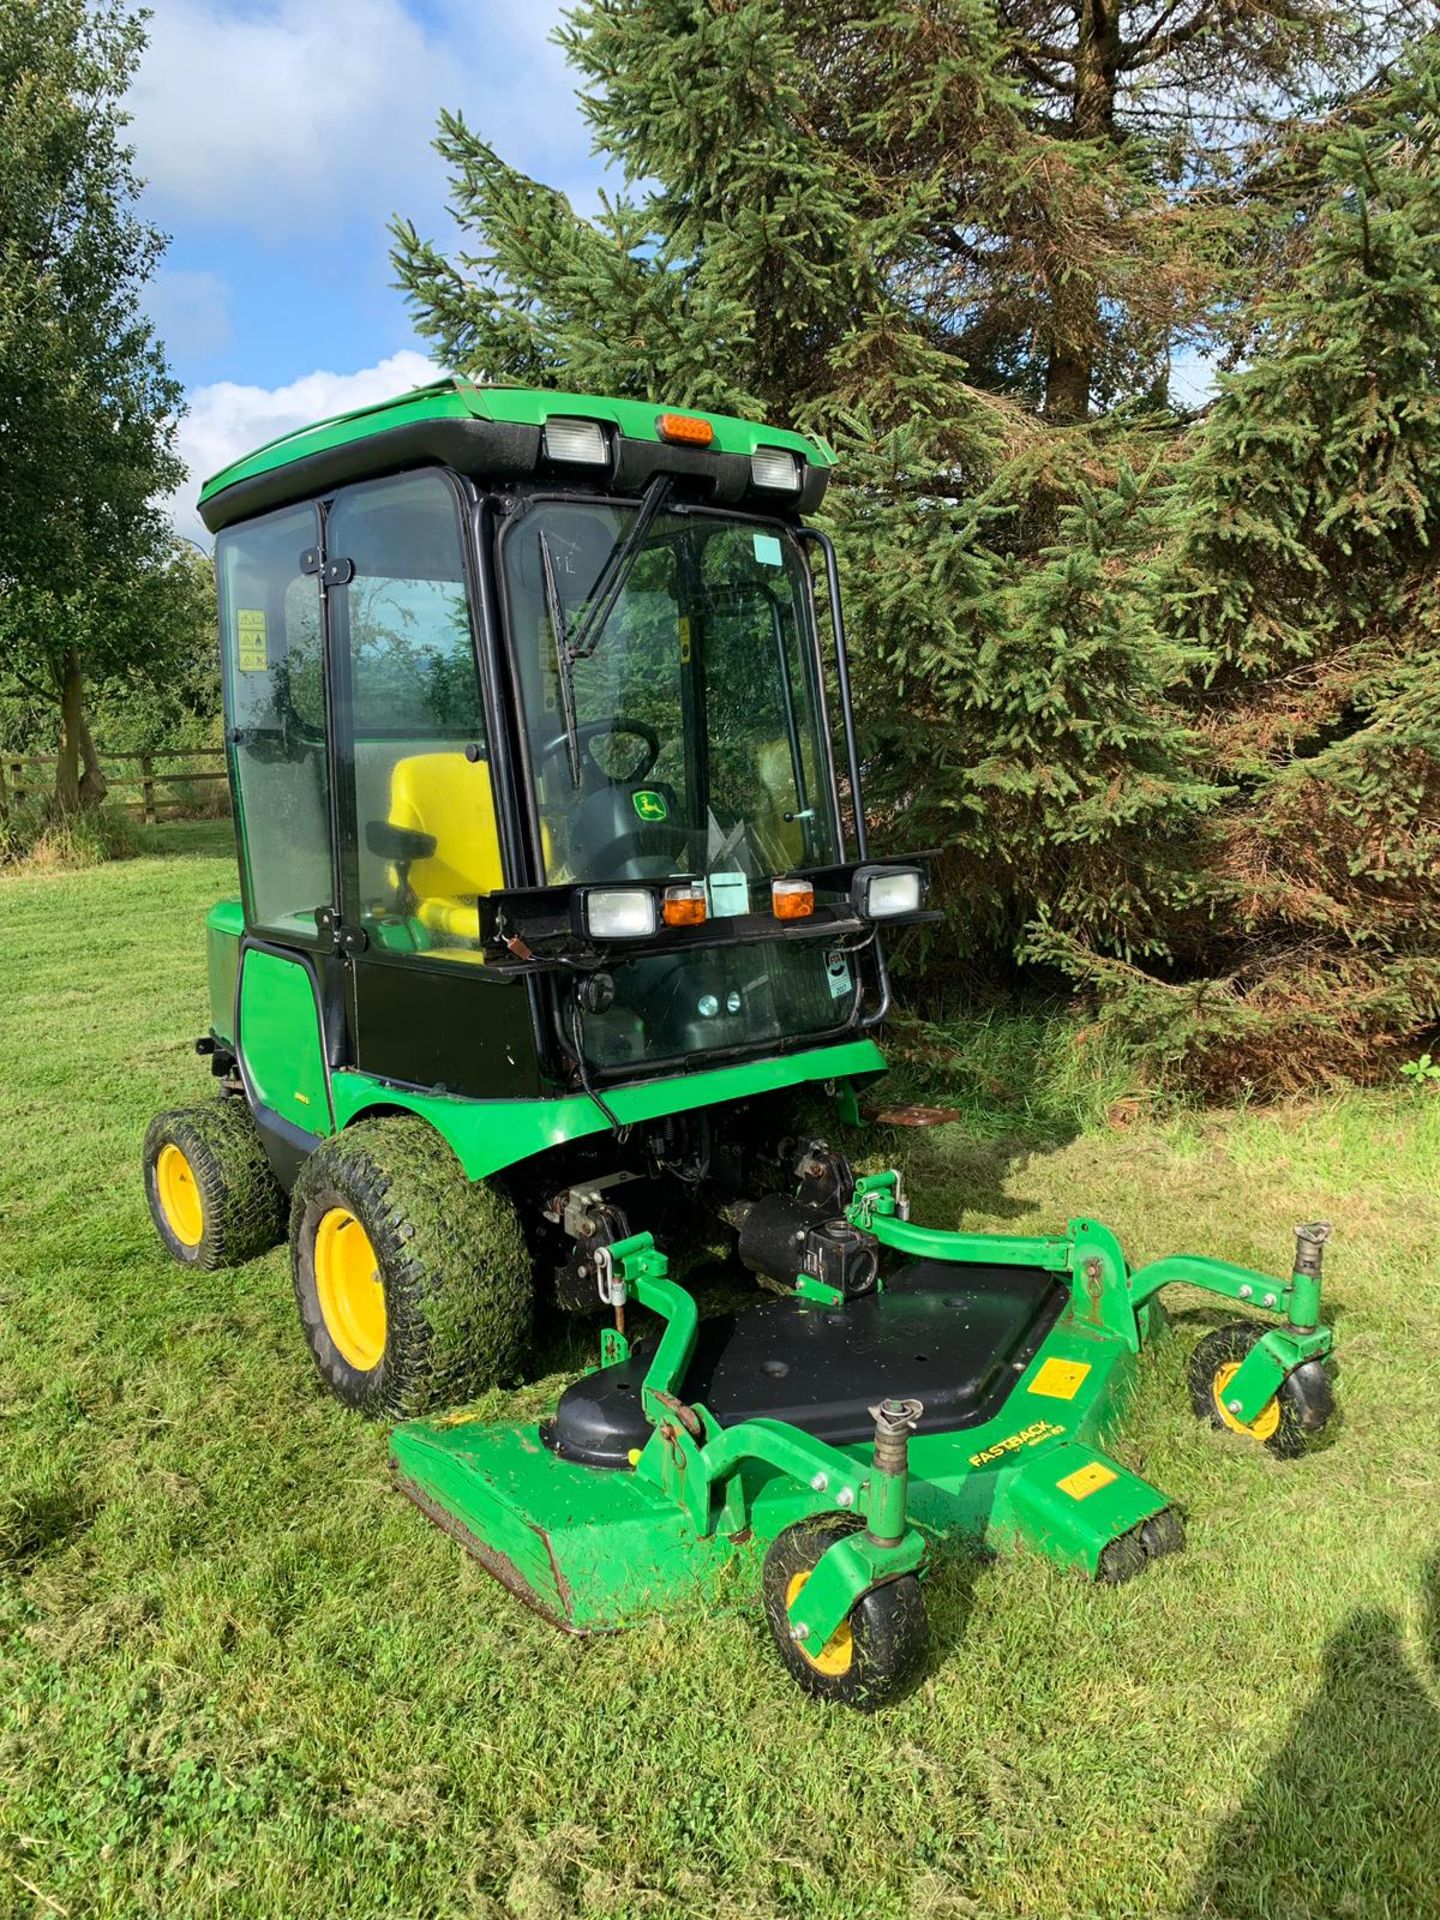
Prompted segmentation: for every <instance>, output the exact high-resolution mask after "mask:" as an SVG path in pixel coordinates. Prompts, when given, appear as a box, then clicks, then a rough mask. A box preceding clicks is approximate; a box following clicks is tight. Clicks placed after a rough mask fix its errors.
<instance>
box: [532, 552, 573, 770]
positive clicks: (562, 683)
mask: <svg viewBox="0 0 1440 1920" xmlns="http://www.w3.org/2000/svg"><path fill="white" fill-rule="evenodd" d="M540 573H541V576H542V578H543V579H544V582H545V611H546V612H547V613H548V614H549V616H550V628H551V631H552V632H553V633H554V635H555V678H556V680H557V681H558V683H559V688H560V718H561V719H562V720H563V721H564V723H565V751H566V757H567V758H568V760H569V762H570V784H571V786H572V787H578V786H579V784H580V736H579V734H578V733H577V732H576V730H575V678H574V675H573V674H572V672H571V665H572V660H573V656H572V655H571V652H570V646H569V642H568V641H567V640H566V637H565V607H564V603H563V601H562V600H561V598H560V586H559V583H558V581H557V580H556V578H555V558H554V555H553V554H552V553H551V551H550V542H549V541H548V540H547V539H546V538H545V534H544V531H543V530H542V531H541V534H540Z"/></svg>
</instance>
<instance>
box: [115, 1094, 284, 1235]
mask: <svg viewBox="0 0 1440 1920" xmlns="http://www.w3.org/2000/svg"><path fill="white" fill-rule="evenodd" d="M144 1161H145V1197H146V1198H147V1200H148V1201H149V1202H150V1217H151V1218H152V1219H153V1220H154V1222H155V1230H156V1232H157V1233H158V1234H159V1235H160V1238H161V1240H162V1241H163V1242H164V1244H165V1246H166V1248H167V1249H168V1250H169V1252H170V1253H171V1254H173V1256H174V1257H175V1259H177V1260H178V1261H179V1262H180V1263H181V1265H182V1266H187V1267H200V1268H203V1269H204V1270H206V1271H207V1272H210V1271H213V1270H214V1269H216V1268H218V1267H238V1266H240V1265H241V1264H242V1263H243V1262H244V1261H246V1260H253V1259H254V1258H255V1256H256V1255H257V1254H261V1253H264V1252H265V1251H266V1250H267V1249H268V1248H270V1247H273V1246H275V1245H276V1243H277V1242H278V1241H280V1240H281V1239H283V1237H284V1233H285V1196H284V1194H283V1193H282V1192H281V1190H280V1183H279V1181H278V1180H277V1179H276V1178H275V1175H274V1174H273V1173H272V1172H271V1171H270V1162H269V1161H268V1160H267V1159H266V1158H265V1149H264V1147H263V1145H262V1144H261V1141H260V1133H259V1129H258V1128H257V1127H256V1125H255V1122H254V1120H253V1119H252V1118H251V1116H250V1109H249V1108H248V1107H247V1106H246V1104H245V1102H244V1101H243V1100H242V1099H240V1098H239V1097H238V1096H237V1095H227V1096H225V1097H224V1098H222V1099H219V1100H212V1101H210V1102H209V1103H208V1105H206V1106H203V1107H182V1108H179V1109H178V1110H176V1111H175V1112H172V1113H161V1114H157V1115H156V1117H155V1118H154V1119H153V1120H152V1121H151V1122H150V1127H149V1130H148V1132H147V1133H146V1135H145V1148H144Z"/></svg>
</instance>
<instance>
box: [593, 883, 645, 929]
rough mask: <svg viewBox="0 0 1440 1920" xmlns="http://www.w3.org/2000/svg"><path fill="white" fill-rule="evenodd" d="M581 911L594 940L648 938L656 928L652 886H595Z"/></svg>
mask: <svg viewBox="0 0 1440 1920" xmlns="http://www.w3.org/2000/svg"><path fill="white" fill-rule="evenodd" d="M580 910H581V915H582V918H583V922H584V927H585V931H586V933H588V934H589V936H590V938H591V939H592V940H644V939H647V938H648V937H649V936H650V935H651V934H652V933H654V931H655V895H654V894H653V893H652V892H651V891H650V889H649V888H648V887H591V888H590V889H589V891H588V892H587V893H586V894H585V895H584V896H583V898H582V901H581V909H580Z"/></svg>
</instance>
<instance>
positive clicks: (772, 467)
mask: <svg viewBox="0 0 1440 1920" xmlns="http://www.w3.org/2000/svg"><path fill="white" fill-rule="evenodd" d="M750 478H751V480H752V481H753V482H754V484H755V485H756V486H757V487H764V488H765V489H766V491H767V492H769V493H798V492H799V491H800V462H799V461H798V460H797V459H796V458H795V455H794V454H793V453H787V452H786V451H785V449H784V447H757V448H756V449H755V451H754V453H752V454H751V456H750Z"/></svg>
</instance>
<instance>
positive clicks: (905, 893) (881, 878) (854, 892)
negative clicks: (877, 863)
mask: <svg viewBox="0 0 1440 1920" xmlns="http://www.w3.org/2000/svg"><path fill="white" fill-rule="evenodd" d="M924 898H925V876H924V874H923V873H922V872H921V871H920V869H919V868H918V867H860V868H857V870H856V873H855V878H854V880H853V881H852V882H851V884H850V903H851V905H852V906H853V907H854V909H855V911H856V912H857V913H858V914H859V915H860V917H861V918H862V919H864V920H891V919H894V918H895V916H896V915H897V914H901V913H918V912H919V911H920V906H921V903H922V901H923V900H924Z"/></svg>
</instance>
